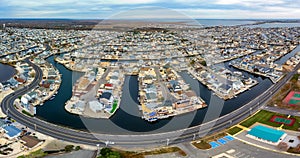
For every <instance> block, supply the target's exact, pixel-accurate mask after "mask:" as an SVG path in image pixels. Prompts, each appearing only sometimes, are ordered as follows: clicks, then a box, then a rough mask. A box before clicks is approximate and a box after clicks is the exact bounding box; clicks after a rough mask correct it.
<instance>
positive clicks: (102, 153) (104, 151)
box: [100, 148, 112, 156]
mask: <svg viewBox="0 0 300 158" xmlns="http://www.w3.org/2000/svg"><path fill="white" fill-rule="evenodd" d="M110 152H112V151H111V149H110V148H102V149H101V150H100V154H101V155H102V156H106V154H108V153H110Z"/></svg>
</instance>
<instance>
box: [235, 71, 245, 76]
mask: <svg viewBox="0 0 300 158" xmlns="http://www.w3.org/2000/svg"><path fill="white" fill-rule="evenodd" d="M233 73H234V74H235V75H239V76H242V75H243V73H242V72H240V71H234V72H233Z"/></svg>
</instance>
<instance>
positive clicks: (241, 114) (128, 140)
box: [1, 59, 300, 148]
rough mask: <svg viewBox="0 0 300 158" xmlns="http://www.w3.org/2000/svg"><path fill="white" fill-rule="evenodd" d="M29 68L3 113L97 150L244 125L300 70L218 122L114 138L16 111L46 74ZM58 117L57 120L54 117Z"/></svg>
mask: <svg viewBox="0 0 300 158" xmlns="http://www.w3.org/2000/svg"><path fill="white" fill-rule="evenodd" d="M25 62H27V63H28V64H29V65H31V66H32V67H33V69H34V70H35V72H36V75H35V78H34V80H33V82H32V83H31V84H30V85H29V86H28V87H24V88H22V89H19V90H17V91H15V92H14V93H12V94H10V95H8V96H6V97H5V98H4V99H3V101H2V103H1V109H2V111H3V113H5V114H7V115H8V116H9V117H11V118H13V119H14V120H16V121H17V122H19V123H21V124H23V125H24V126H27V127H29V128H31V129H34V130H36V131H37V132H40V133H43V134H45V135H48V136H52V137H54V138H57V139H60V140H64V141H69V142H74V143H80V144H87V145H93V146H96V145H97V144H98V145H99V146H105V145H107V144H105V142H108V141H110V142H114V143H113V144H111V146H117V147H125V148H126V147H128V148H129V147H143V146H165V145H171V144H177V143H181V142H186V141H191V140H194V139H197V138H199V137H203V136H205V135H207V134H211V133H214V132H217V131H220V130H222V129H225V128H228V127H231V126H232V125H234V124H237V123H238V122H240V121H242V120H243V119H245V118H246V117H248V116H249V115H250V114H252V113H254V112H256V111H257V110H258V109H259V108H260V107H261V106H263V105H264V104H265V103H266V102H267V101H268V100H269V99H270V98H271V97H272V96H273V95H274V94H275V92H276V91H278V90H279V89H280V87H282V86H283V85H284V84H285V83H286V82H287V81H288V80H290V79H291V78H292V77H293V75H294V74H295V73H296V72H297V69H299V68H300V64H298V65H297V66H296V67H295V69H294V70H293V71H292V72H289V73H288V74H286V76H285V77H283V78H282V79H281V80H280V81H279V82H278V83H276V84H273V85H272V86H271V87H270V88H269V89H268V90H267V91H265V92H263V93H262V94H261V95H260V96H258V97H257V98H255V99H254V100H252V101H251V102H249V103H248V104H246V105H244V106H242V107H241V108H239V109H237V110H235V111H233V112H231V113H229V114H227V115H224V116H222V117H219V118H218V119H215V120H212V121H209V122H206V123H203V124H201V125H198V126H194V127H190V128H186V129H182V130H177V131H172V132H166V133H157V134H140V135H111V134H100V133H90V132H85V131H79V130H74V129H70V128H66V127H62V126H58V125H55V124H51V123H48V122H46V121H43V120H40V119H38V118H35V117H29V116H27V115H24V114H22V113H20V112H19V111H18V110H16V109H15V107H14V105H13V102H14V100H15V99H16V98H18V97H19V96H21V95H23V94H25V93H26V92H28V91H30V90H31V89H34V88H35V87H36V86H37V85H38V83H39V82H40V81H41V79H42V70H41V69H40V68H39V67H38V66H37V65H35V64H33V63H31V61H29V59H26V60H25ZM53 117H55V116H53Z"/></svg>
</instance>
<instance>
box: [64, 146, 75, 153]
mask: <svg viewBox="0 0 300 158" xmlns="http://www.w3.org/2000/svg"><path fill="white" fill-rule="evenodd" d="M73 148H74V145H66V146H65V152H71V151H72V150H73Z"/></svg>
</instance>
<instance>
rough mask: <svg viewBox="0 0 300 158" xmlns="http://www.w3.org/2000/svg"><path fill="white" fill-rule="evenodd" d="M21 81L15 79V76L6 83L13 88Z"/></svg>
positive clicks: (5, 83)
mask: <svg viewBox="0 0 300 158" xmlns="http://www.w3.org/2000/svg"><path fill="white" fill-rule="evenodd" d="M18 84H19V82H18V81H17V80H15V79H14V78H10V79H9V80H7V81H6V82H4V85H9V86H10V87H11V88H17V87H18Z"/></svg>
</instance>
